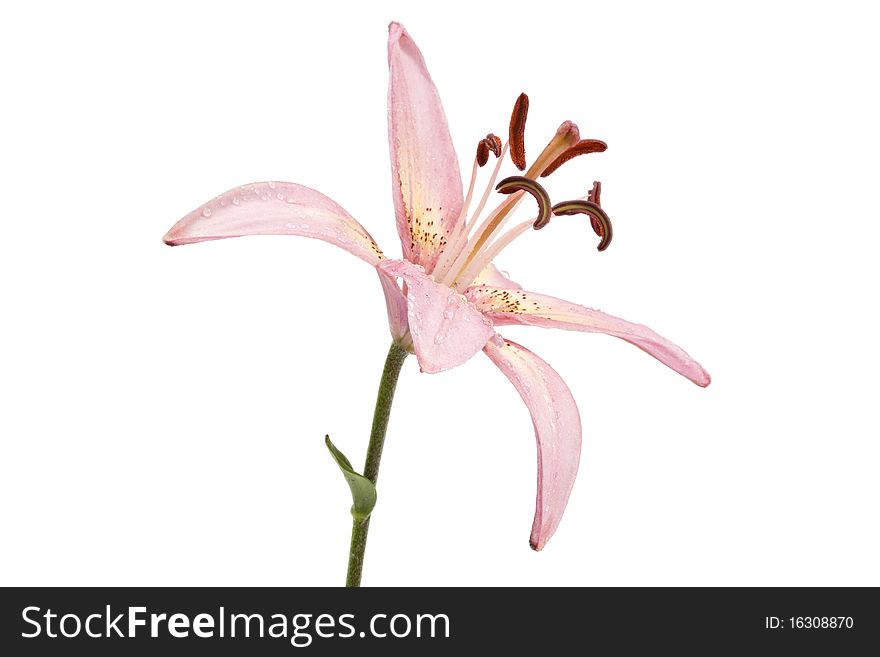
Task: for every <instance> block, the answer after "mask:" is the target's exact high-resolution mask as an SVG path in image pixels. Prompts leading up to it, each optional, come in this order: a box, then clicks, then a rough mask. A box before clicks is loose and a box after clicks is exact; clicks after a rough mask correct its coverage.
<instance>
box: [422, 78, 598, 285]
mask: <svg viewBox="0 0 880 657" xmlns="http://www.w3.org/2000/svg"><path fill="white" fill-rule="evenodd" d="M528 111H529V97H528V96H527V95H526V94H520V96H519V98H517V99H516V103H515V104H514V107H513V112H512V114H511V117H510V128H509V135H508V140H507V141H506V142H505V143H504V144H503V145H502V143H501V139H500V138H499V137H497V136H495V135H494V134H492V133H489V134H488V135H486V137H485V138H484V139H481V140H480V141H479V142H478V143H477V152H476V157H475V158H474V164H473V167H472V171H471V181H470V185H469V186H468V192H467V196H466V197H465V200H464V206H463V208H462V211H461V212H462V213H461V216H460V217H459V221H458V223H457V227H456V230H455V231H454V232H453V233H452V234H451V235H450V236H449V240H448V242H447V243H446V244H445V245H444V248H443V249H441V251H440V258H439V260H438V261H437V265H436V266H435V267H434V272H433V274H434V278H435V280H437V281H438V282H442V283H443V284H445V285H448V286H450V287H452V288H454V289H457V290H463V289H465V288H467V287H468V286H470V285H471V284H472V283H473V281H474V280H475V279H476V278H477V277H478V276H479V275H480V273H481V272H482V271H483V270H484V269H485V268H486V267H487V266H488V265H489V264H491V262H492V261H493V260H494V259H495V257H496V256H497V255H498V254H499V253H500V252H501V251H502V250H503V249H504V248H506V247H507V246H508V245H509V244H510V243H511V242H513V240H515V239H516V238H517V237H519V236H520V235H522V234H523V233H525V232H526V231H527V230H528V229H529V228H532V229H534V230H540V229H541V228H544V226H546V225H547V224H548V223H550V219H551V218H552V217H554V216H570V215H577V214H586V215H588V216H589V217H590V224H591V226H592V228H593V231H594V232H595V233H596V235H598V236H599V237H600V242H599V251H604V250H605V249H606V248H608V244H609V243H610V242H611V235H612V231H611V220H610V219H609V217H608V215H607V214H606V213H605V211H604V210H603V209H602V207H601V205H600V203H599V195H600V192H601V184H600V183H599V182H594V183H593V188H592V189H591V190H590V192H589V193H588V194H587V196H586V197H585V198H581V199H576V200H572V201H563V202H561V203H556V204H555V205H554V204H553V203H552V201H551V200H550V195H549V194H548V193H547V190H546V189H544V187H543V185H541V184H540V183H539V182H538V181H537V178H539V177H541V178H545V177H547V176H549V175H550V174H552V173H553V172H554V171H556V170H557V169H558V168H559V167H561V166H562V165H563V164H565V163H566V162H568V161H569V160H570V159H572V158H574V157H577V156H578V155H584V154H587V153H601V152H602V151H604V150H605V149H606V148H607V146H606V144H605V142H602V141H599V140H598V139H581V138H580V132H579V131H578V127H577V126H576V125H575V124H574V123H572V122H571V121H565V122H564V123H563V124H562V125H560V126H559V129H558V130H557V131H556V134H555V135H554V136H553V138H552V139H551V140H550V142H549V143H548V144H547V146H545V147H544V150H543V151H541V153H540V154H539V155H538V157H537V158H536V159H535V161H534V162H532V165H531V166H530V167H529V168H528V170H526V171H525V174H524V175H515V176H509V177H507V178H504V179H503V180H501V181H500V182H498V184H497V185H496V184H495V183H496V180H498V174H499V172H500V170H501V166H502V164H503V163H504V158H505V155H507V154H508V153H509V154H510V159H511V161H512V162H513V164H514V166H516V168H517V169H519V170H520V171H523V170H525V169H526V164H527V162H526V153H525V129H526V118H527V116H528ZM490 153H491V154H493V155H494V156H495V158H496V160H497V162H496V163H495V167H494V169H493V171H492V174H491V177H490V179H489V182H488V185H487V186H486V189H485V191H484V192H483V194H482V196H481V197H480V201H479V203H478V204H477V207H476V208H475V210H474V212H473V213H472V214H471V215H470V218H468V212H469V210H470V206H471V202H472V201H473V196H474V189H475V186H476V180H477V173H478V171H479V169H481V168H482V167H483V166H485V165H486V164H487V163H488V161H489V154H490ZM493 189H494V190H495V191H496V192H498V193H500V194H503V195H504V196H505V198H504V200H502V201H501V202H500V203H499V204H498V205H497V206H495V208H494V209H493V210H491V211H490V212H489V213H488V214H487V215H486V217H485V218H484V219H483V220H482V221H480V218H481V216H482V215H483V211H484V210H485V208H486V204H487V203H488V200H489V196H490V195H491V193H492V191H493ZM525 194H529V195H530V196H532V198H534V199H535V201H536V202H537V205H538V215H537V217H536V218H535V219H530V220H528V221H525V222H522V223H520V224H517V225H516V226H514V227H513V228H511V229H510V230H508V231H507V232H506V233H502V232H501V231H502V228H503V227H504V225H505V223H506V222H507V220H508V219H509V217H510V215H511V214H512V213H513V211H514V210H515V209H516V208H517V206H518V205H519V203H520V202H521V201H522V199H523V197H524V195H525Z"/></svg>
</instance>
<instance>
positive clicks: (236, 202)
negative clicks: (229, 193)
mask: <svg viewBox="0 0 880 657" xmlns="http://www.w3.org/2000/svg"><path fill="white" fill-rule="evenodd" d="M232 205H241V199H240V198H239V197H238V194H236V195H235V196H233V197H232Z"/></svg>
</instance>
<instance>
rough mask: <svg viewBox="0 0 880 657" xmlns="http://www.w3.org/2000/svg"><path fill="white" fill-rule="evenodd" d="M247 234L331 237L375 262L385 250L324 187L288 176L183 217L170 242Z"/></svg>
mask: <svg viewBox="0 0 880 657" xmlns="http://www.w3.org/2000/svg"><path fill="white" fill-rule="evenodd" d="M243 235H301V236H303V237H313V238H315V239H319V240H324V241H325V242H330V243H331V244H335V245H336V246H338V247H340V248H343V249H345V250H346V251H348V252H349V253H352V254H354V255H356V256H357V257H358V258H360V259H361V260H365V261H367V262H369V263H370V264H371V265H375V264H376V263H377V262H379V261H380V260H381V259H382V258H384V257H385V256H384V255H383V254H382V251H381V250H379V247H378V246H377V245H376V241H375V240H374V239H373V238H372V237H371V236H370V234H369V233H368V232H367V231H366V229H365V228H364V227H363V226H361V225H360V224H359V223H358V222H357V221H355V220H354V219H353V218H352V216H351V215H350V214H348V212H346V211H345V210H343V209H342V208H341V207H340V206H339V205H338V204H336V203H335V202H334V201H332V200H331V199H329V198H327V197H326V196H324V195H323V194H321V193H320V192H317V191H315V190H314V189H310V188H308V187H303V186H302V185H297V184H294V183H287V182H259V183H251V184H249V185H242V186H241V187H236V188H235V189H231V190H229V191H228V192H224V193H223V194H220V196H218V197H216V198H214V199H212V200H210V201H208V202H207V203H206V204H205V205H203V206H201V207H199V208H197V209H195V210H193V211H192V212H190V213H189V214H188V215H186V216H185V217H184V218H183V219H181V220H180V221H178V222H177V223H176V224H174V226H172V228H171V230H169V231H168V233H167V234H166V235H165V237H164V238H163V239H164V241H165V243H166V244H170V245H171V246H177V245H179V244H192V243H194V242H205V241H207V240H219V239H223V238H226V237H241V236H243Z"/></svg>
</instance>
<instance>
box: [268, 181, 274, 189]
mask: <svg viewBox="0 0 880 657" xmlns="http://www.w3.org/2000/svg"><path fill="white" fill-rule="evenodd" d="M268 185H269V189H275V183H274V181H271V180H270V181H269V183H268Z"/></svg>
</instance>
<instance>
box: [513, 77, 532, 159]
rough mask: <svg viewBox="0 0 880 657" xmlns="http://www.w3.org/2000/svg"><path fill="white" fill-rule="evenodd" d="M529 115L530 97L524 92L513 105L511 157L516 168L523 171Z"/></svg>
mask: <svg viewBox="0 0 880 657" xmlns="http://www.w3.org/2000/svg"><path fill="white" fill-rule="evenodd" d="M528 115H529V97H528V96H526V95H525V94H524V93H522V94H520V95H519V98H517V99H516V103H514V105H513V113H512V114H511V115H510V159H511V160H513V163H514V164H515V165H516V168H517V169H519V170H520V171H522V170H523V169H525V168H526V142H525V137H526V118H527V117H528Z"/></svg>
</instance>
